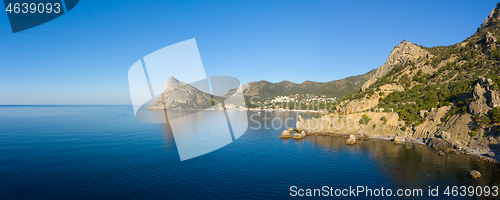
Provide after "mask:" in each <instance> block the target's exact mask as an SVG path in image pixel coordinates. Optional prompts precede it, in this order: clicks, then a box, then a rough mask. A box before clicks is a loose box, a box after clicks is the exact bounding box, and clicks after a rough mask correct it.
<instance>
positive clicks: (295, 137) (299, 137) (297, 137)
mask: <svg viewBox="0 0 500 200" xmlns="http://www.w3.org/2000/svg"><path fill="white" fill-rule="evenodd" d="M292 138H293V139H302V138H303V136H302V134H300V133H295V134H293V137H292Z"/></svg>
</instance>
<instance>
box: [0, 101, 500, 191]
mask: <svg viewBox="0 0 500 200" xmlns="http://www.w3.org/2000/svg"><path fill="white" fill-rule="evenodd" d="M250 114H255V113H250ZM303 115H305V114H303ZM264 116H267V117H270V118H271V119H273V118H276V117H278V118H286V117H290V116H296V113H274V112H272V113H263V114H261V115H260V116H258V117H256V118H254V119H258V120H260V122H263V121H262V120H264V119H263V117H264ZM310 116H312V115H310ZM249 123H250V124H249V126H250V127H255V122H251V121H249ZM293 124H294V123H293ZM167 130H169V128H167V127H165V125H162V124H148V123H143V122H140V121H138V120H137V119H136V118H135V117H134V114H133V111H132V107H131V106H0V199H185V198H189V199H200V198H203V199H221V198H226V199H237V198H247V199H252V198H253V199H263V198H266V199H277V198H278V199H283V198H290V197H291V196H290V187H291V186H297V187H298V188H302V189H308V188H310V189H314V188H321V187H322V186H330V187H334V188H340V189H344V188H348V187H349V186H353V187H356V186H368V187H369V188H371V189H379V188H381V187H384V188H386V189H387V188H391V189H393V190H396V189H398V188H403V189H406V188H421V189H424V190H423V191H424V196H423V198H428V197H427V189H428V186H431V187H433V188H435V187H436V186H439V187H440V194H439V195H440V196H439V198H440V199H441V198H443V197H446V196H443V194H442V193H443V190H444V187H446V186H455V185H456V186H461V185H466V186H469V185H472V186H477V185H480V186H486V185H488V186H495V185H496V186H498V185H499V183H500V173H499V172H500V170H499V168H498V166H496V165H493V164H490V163H487V162H485V161H477V159H474V158H473V157H471V156H465V155H447V156H444V157H443V156H437V155H436V154H435V151H434V150H433V149H430V148H427V147H419V146H417V145H413V144H405V145H394V144H393V143H391V142H389V141H380V140H366V141H362V144H357V145H355V146H348V145H345V140H346V139H345V138H339V137H326V136H309V137H306V138H305V139H302V140H292V139H287V140H282V139H280V138H278V136H279V134H280V132H281V130H273V129H266V128H265V127H261V128H260V129H258V130H253V129H249V130H248V131H247V132H246V133H245V134H244V135H243V136H241V137H240V138H239V139H237V140H235V141H234V142H232V143H230V144H229V145H227V146H225V147H223V148H221V149H218V150H216V151H213V152H211V153H208V154H205V155H202V156H199V157H196V158H192V159H189V160H185V161H180V158H179V154H178V152H177V147H176V145H175V142H174V137H173V134H172V133H170V132H169V131H167ZM406 146H409V147H410V149H407V148H406ZM467 158H469V159H467ZM470 169H476V170H479V171H480V172H481V173H482V176H483V177H481V178H480V179H475V180H474V179H470V178H469V177H468V176H467V171H468V170H470ZM342 198H346V199H349V197H341V198H338V199H342ZM362 198H367V199H369V197H362ZM462 198H466V197H462Z"/></svg>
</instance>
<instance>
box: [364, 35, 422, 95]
mask: <svg viewBox="0 0 500 200" xmlns="http://www.w3.org/2000/svg"><path fill="white" fill-rule="evenodd" d="M430 56H431V55H430V54H429V52H428V51H427V50H425V49H422V48H420V47H419V46H417V45H414V44H413V43H411V42H408V41H404V40H403V41H402V42H401V43H400V44H399V45H398V46H396V47H394V49H393V50H392V52H391V54H389V57H388V58H387V61H386V62H385V64H384V65H382V66H380V67H379V68H378V69H377V71H376V72H375V74H374V75H373V76H372V77H371V78H370V79H368V81H366V82H365V83H364V84H363V86H362V87H361V89H362V90H365V89H366V88H368V87H370V85H371V84H373V83H375V81H376V80H377V79H378V78H380V77H382V76H384V75H386V74H387V73H388V72H389V71H390V70H391V69H392V68H393V67H394V65H396V64H404V63H406V61H407V60H416V59H417V58H419V57H425V58H429V57H430Z"/></svg>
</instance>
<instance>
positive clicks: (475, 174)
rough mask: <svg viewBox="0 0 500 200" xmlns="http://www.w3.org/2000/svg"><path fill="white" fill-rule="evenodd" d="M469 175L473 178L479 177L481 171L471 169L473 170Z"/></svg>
mask: <svg viewBox="0 0 500 200" xmlns="http://www.w3.org/2000/svg"><path fill="white" fill-rule="evenodd" d="M469 176H470V177H471V178H479V177H481V173H479V172H478V171H476V170H471V171H469Z"/></svg>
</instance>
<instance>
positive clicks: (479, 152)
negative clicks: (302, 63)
mask: <svg viewBox="0 0 500 200" xmlns="http://www.w3.org/2000/svg"><path fill="white" fill-rule="evenodd" d="M356 134H358V133H309V134H307V136H330V137H346V138H349V136H350V135H356ZM394 137H395V135H372V136H370V137H359V138H358V137H356V139H357V140H368V139H375V140H384V141H393V140H394ZM405 143H413V144H418V145H422V146H425V147H429V148H432V147H431V146H428V145H427V144H426V143H424V142H423V139H411V138H404V141H403V143H401V144H405ZM395 144H396V143H395ZM433 149H435V150H437V151H440V150H442V149H438V148H433ZM453 150H457V149H453ZM442 151H445V152H446V153H452V151H450V150H442ZM459 152H460V153H459V154H463V155H470V156H473V157H476V158H477V159H480V160H484V161H488V162H490V163H492V164H495V165H497V166H498V167H500V160H499V159H498V156H496V155H495V157H488V156H485V154H488V153H490V152H493V151H492V150H484V149H473V148H468V147H465V148H463V150H461V151H459Z"/></svg>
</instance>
